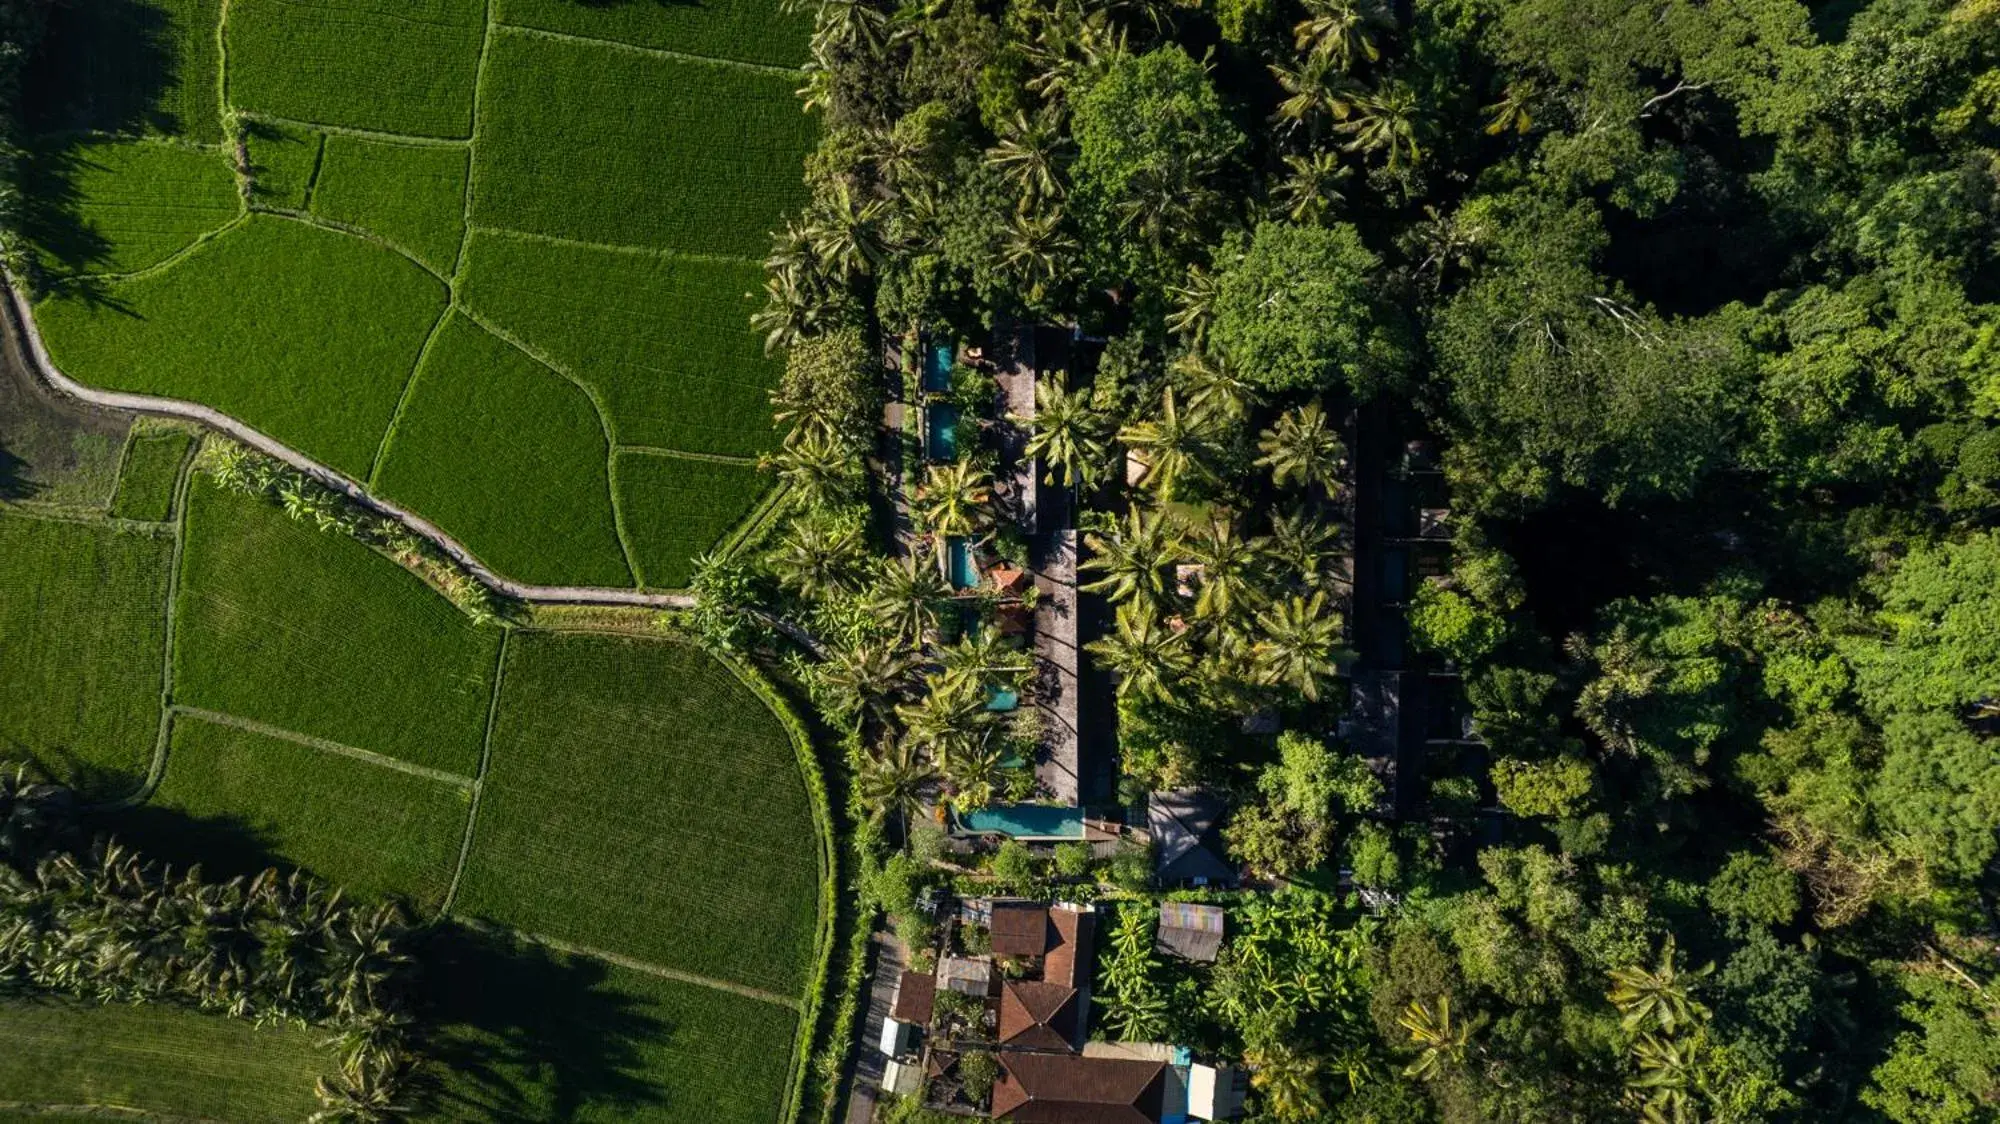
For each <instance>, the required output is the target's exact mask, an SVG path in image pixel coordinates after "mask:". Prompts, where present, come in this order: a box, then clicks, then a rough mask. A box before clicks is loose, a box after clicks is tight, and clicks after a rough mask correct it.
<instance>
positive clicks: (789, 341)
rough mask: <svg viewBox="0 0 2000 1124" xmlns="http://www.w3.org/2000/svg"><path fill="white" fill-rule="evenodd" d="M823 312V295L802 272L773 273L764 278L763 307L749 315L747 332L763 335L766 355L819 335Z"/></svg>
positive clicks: (784, 271) (824, 302)
mask: <svg viewBox="0 0 2000 1124" xmlns="http://www.w3.org/2000/svg"><path fill="white" fill-rule="evenodd" d="M826 308H827V301H826V299H825V295H824V294H823V293H822V292H821V291H820V290H819V287H818V286H817V285H815V284H813V283H812V281H811V280H810V279H809V277H808V276H807V274H806V273H805V271H803V270H798V269H786V270H774V271H772V272H770V273H769V274H768V275H766V276H765V278H764V307H763V308H760V309H758V310H757V311H756V312H755V313H752V314H751V316H750V328H751V330H752V331H757V332H762V333H764V353H765V354H766V355H768V354H770V353H772V352H774V351H777V350H778V349H779V348H785V347H790V346H792V345H793V344H795V343H797V342H799V341H800V340H802V339H804V338H806V337H807V336H809V335H812V334H813V333H814V332H816V331H818V330H819V328H820V325H821V323H822V321H823V320H824V319H825V312H826Z"/></svg>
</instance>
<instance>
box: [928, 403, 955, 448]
mask: <svg viewBox="0 0 2000 1124" xmlns="http://www.w3.org/2000/svg"><path fill="white" fill-rule="evenodd" d="M924 453H925V455H927V456H929V457H930V459H932V460H934V461H955V460H957V459H958V407H956V406H926V407H924Z"/></svg>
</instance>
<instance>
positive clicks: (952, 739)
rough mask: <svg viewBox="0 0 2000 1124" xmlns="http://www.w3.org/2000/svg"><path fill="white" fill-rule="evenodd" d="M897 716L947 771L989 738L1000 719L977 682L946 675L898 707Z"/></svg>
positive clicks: (913, 738)
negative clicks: (990, 706)
mask: <svg viewBox="0 0 2000 1124" xmlns="http://www.w3.org/2000/svg"><path fill="white" fill-rule="evenodd" d="M896 717H898V718H900V719H902V721H903V729H904V733H905V736H906V737H907V738H908V739H909V740H910V741H911V742H912V743H913V744H914V745H916V746H917V747H918V748H919V749H923V750H925V751H927V752H928V753H929V754H930V755H931V760H932V761H933V762H934V763H935V764H936V765H937V767H938V769H939V771H940V772H943V773H946V774H949V773H951V771H952V769H953V767H954V765H955V764H956V763H957V762H958V760H959V758H961V757H964V756H965V755H967V754H969V753H971V752H972V751H973V750H974V749H976V748H978V747H979V746H980V745H981V744H983V743H984V742H985V741H986V735H987V734H988V733H989V732H990V731H991V730H992V728H993V726H994V723H995V722H996V721H997V718H996V716H995V715H994V713H993V712H992V711H990V710H987V709H986V692H984V691H983V690H981V689H980V687H979V685H978V684H977V683H972V682H968V681H966V680H963V679H958V678H954V677H951V676H944V675H940V676H934V677H932V679H931V680H930V690H929V691H927V692H925V693H924V695H923V697H922V698H920V699H918V700H917V701H916V702H914V703H908V704H905V705H903V706H899V707H897V708H896Z"/></svg>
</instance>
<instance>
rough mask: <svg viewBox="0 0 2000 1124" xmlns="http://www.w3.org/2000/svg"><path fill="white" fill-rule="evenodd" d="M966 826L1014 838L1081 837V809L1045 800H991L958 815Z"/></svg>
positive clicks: (961, 822) (968, 829) (970, 829)
mask: <svg viewBox="0 0 2000 1124" xmlns="http://www.w3.org/2000/svg"><path fill="white" fill-rule="evenodd" d="M959 823H960V824H962V825H964V827H965V830H967V831H971V832H977V833H980V834H994V833H998V834H1000V835H1007V836H1012V837H1013V838H1015V839H1081V838H1083V809H1081V808H1052V807H1050V806H1048V805H1046V804H993V805H990V806H988V807H985V808H981V809H980V810H978V811H977V812H967V813H966V814H965V815H963V816H961V817H959Z"/></svg>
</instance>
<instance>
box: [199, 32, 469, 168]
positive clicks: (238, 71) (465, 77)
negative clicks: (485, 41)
mask: <svg viewBox="0 0 2000 1124" xmlns="http://www.w3.org/2000/svg"><path fill="white" fill-rule="evenodd" d="M485 20H486V5H485V0H231V2H230V5H229V25H228V31H227V39H228V46H229V82H228V86H229V101H230V104H232V105H236V106H240V107H242V108H244V109H248V110H253V111H256V112H260V113H268V114H271V115H273V116H277V117H289V118H292V119H293V120H296V121H308V122H311V123H313V124H316V125H344V126H346V127H348V128H353V129H374V130H379V131H381V132H385V133H407V134H412V135H416V136H424V137H459V138H463V137H466V136H468V135H470V134H471V132H472V100H473V82H474V77H475V75H476V73H477V71H478V68H479V44H480V40H481V39H482V38H484V36H485Z"/></svg>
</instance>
